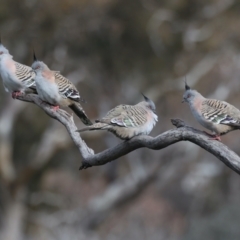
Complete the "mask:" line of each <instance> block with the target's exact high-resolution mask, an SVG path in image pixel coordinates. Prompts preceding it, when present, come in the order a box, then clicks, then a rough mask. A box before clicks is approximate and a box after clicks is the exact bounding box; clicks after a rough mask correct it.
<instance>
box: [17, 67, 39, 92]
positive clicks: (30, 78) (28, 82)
mask: <svg viewBox="0 0 240 240" xmlns="http://www.w3.org/2000/svg"><path fill="white" fill-rule="evenodd" d="M15 67H16V71H15V74H16V76H17V78H18V79H19V80H20V81H21V82H22V83H23V84H24V85H25V86H26V87H29V88H30V87H33V88H36V84H35V80H34V78H35V73H34V72H33V71H32V69H31V68H30V67H28V66H26V65H23V64H21V63H18V62H15Z"/></svg>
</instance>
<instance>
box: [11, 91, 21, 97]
mask: <svg viewBox="0 0 240 240" xmlns="http://www.w3.org/2000/svg"><path fill="white" fill-rule="evenodd" d="M20 95H21V92H20V91H14V92H12V98H13V99H16V98H17V97H18V96H20Z"/></svg>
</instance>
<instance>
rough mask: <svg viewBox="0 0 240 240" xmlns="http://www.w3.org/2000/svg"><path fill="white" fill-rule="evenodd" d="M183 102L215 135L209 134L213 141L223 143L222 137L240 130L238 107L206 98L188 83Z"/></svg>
mask: <svg viewBox="0 0 240 240" xmlns="http://www.w3.org/2000/svg"><path fill="white" fill-rule="evenodd" d="M183 102H187V103H188V104H189V106H190V109H191V111H192V114H193V116H194V117H195V118H196V120H197V121H198V122H199V123H200V124H201V125H202V126H204V127H205V128H207V129H209V130H211V131H212V133H213V135H211V134H209V133H207V134H208V135H210V136H211V139H215V140H219V141H221V138H220V136H221V135H223V134H226V133H228V132H230V131H233V130H236V129H240V111H239V110H238V109H237V108H236V107H234V106H232V105H231V104H229V103H227V102H224V101H220V100H215V99H207V98H204V97H203V96H202V95H201V94H200V93H199V92H197V91H196V90H193V89H191V88H190V87H189V86H188V85H187V83H186V82H185V92H184V94H183Z"/></svg>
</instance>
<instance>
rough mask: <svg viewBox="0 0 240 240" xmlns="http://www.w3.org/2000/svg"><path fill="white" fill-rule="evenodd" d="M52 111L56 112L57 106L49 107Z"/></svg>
mask: <svg viewBox="0 0 240 240" xmlns="http://www.w3.org/2000/svg"><path fill="white" fill-rule="evenodd" d="M51 108H52V110H54V111H57V110H58V109H59V106H51Z"/></svg>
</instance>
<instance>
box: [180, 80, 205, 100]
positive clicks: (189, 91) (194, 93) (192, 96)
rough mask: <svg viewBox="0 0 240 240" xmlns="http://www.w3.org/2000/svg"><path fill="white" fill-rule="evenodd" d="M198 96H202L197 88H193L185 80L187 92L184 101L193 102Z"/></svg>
mask: <svg viewBox="0 0 240 240" xmlns="http://www.w3.org/2000/svg"><path fill="white" fill-rule="evenodd" d="M197 96H202V95H201V94H200V93H199V92H197V91H196V90H193V89H191V88H190V87H189V86H188V85H187V83H186V81H185V92H184V94H183V100H182V102H187V103H192V102H193V101H194V99H195V97H197Z"/></svg>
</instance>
